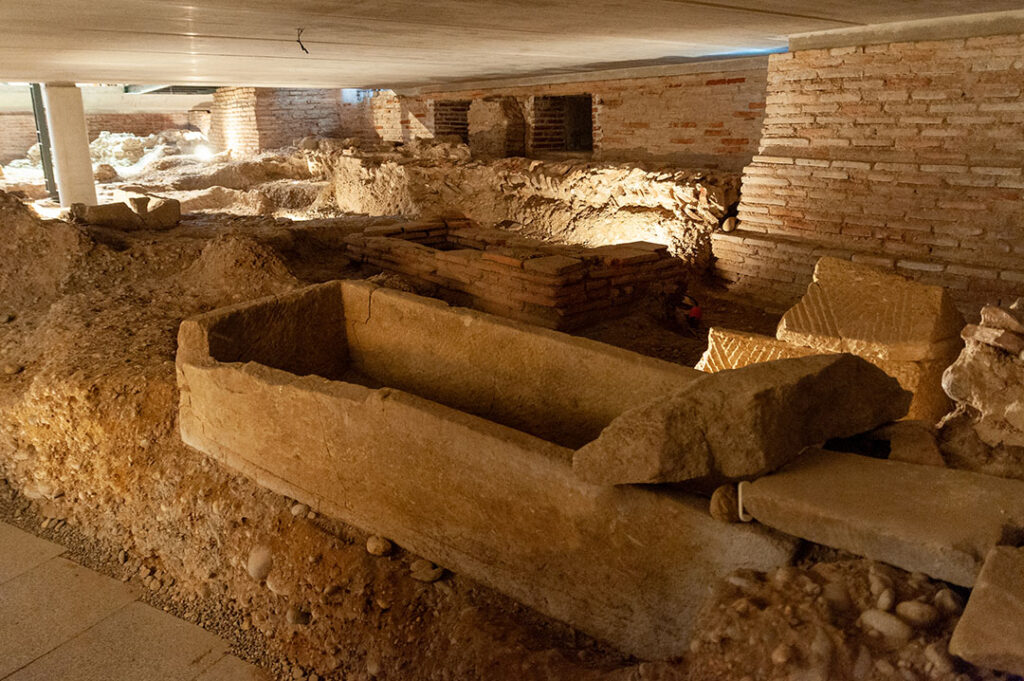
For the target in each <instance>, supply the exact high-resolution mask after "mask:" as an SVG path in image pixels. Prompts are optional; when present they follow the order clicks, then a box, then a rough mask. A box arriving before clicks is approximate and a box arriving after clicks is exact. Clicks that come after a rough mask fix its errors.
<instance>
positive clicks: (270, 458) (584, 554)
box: [177, 282, 795, 659]
mask: <svg viewBox="0 0 1024 681" xmlns="http://www.w3.org/2000/svg"><path fill="white" fill-rule="evenodd" d="M332 300H333V301H334V302H333V303H332ZM341 323H344V324H345V327H346V328H345V330H344V332H343V333H338V332H337V327H338V326H339V324H341ZM268 325H269V326H270V327H271V332H268V331H267V328H268ZM321 325H322V326H323V327H324V330H323V332H322V333H320V332H319V331H320V329H319V328H318V327H320V326H321ZM287 327H293V328H292V329H291V331H289V330H288V328H287ZM289 333H291V334H292V339H291V340H290V339H289V335H288V334H289ZM268 336H269V337H268ZM307 343H308V344H310V347H315V348H322V350H321V351H322V352H324V353H325V354H326V353H327V351H328V350H329V349H330V348H331V347H334V348H335V350H336V352H335V353H334V354H335V355H336V356H337V357H338V358H342V361H345V362H350V363H351V369H352V371H353V372H354V373H361V374H363V375H364V376H367V377H369V378H370V379H371V380H372V381H374V382H376V384H378V385H379V384H384V385H385V386H388V387H383V388H379V389H377V388H371V387H365V386H364V385H358V384H355V383H349V382H345V381H342V380H329V379H328V378H325V377H323V375H322V374H321V375H297V374H298V373H300V372H298V371H297V370H296V372H295V373H292V372H291V371H284V370H281V369H280V368H274V366H286V365H282V364H280V362H279V361H278V360H276V359H275V358H274V356H273V353H275V352H277V353H283V355H284V356H285V357H289V356H290V357H292V359H291V360H289V363H291V362H294V361H296V358H299V357H300V353H299V351H300V350H301V349H302V347H303V346H305V345H306V344H307ZM346 343H347V344H348V347H347V348H346V347H345V345H346ZM560 345H561V347H559V346H560ZM178 347H179V349H178V357H177V370H178V384H179V387H180V394H181V403H180V417H179V421H180V428H181V435H182V439H183V440H184V441H185V442H186V443H187V444H189V445H190V446H192V447H195V448H197V449H199V450H201V451H203V452H206V453H208V454H209V455H210V456H212V457H213V458H214V459H216V460H218V461H220V462H222V463H223V464H224V465H225V466H227V467H229V468H231V469H233V470H236V471H239V472H241V473H242V474H244V475H247V476H249V477H250V478H252V479H253V480H255V481H256V482H257V483H258V484H261V485H263V486H265V487H268V488H270V489H272V490H274V491H275V492H277V493H280V494H284V495H287V496H290V497H292V498H294V499H296V500H298V501H299V502H301V503H305V504H307V505H309V506H310V507H311V508H312V509H313V510H315V511H316V512H318V513H322V514H324V515H327V516H330V517H334V518H338V519H340V520H343V521H345V522H348V523H351V524H352V525H355V526H357V527H359V528H361V529H363V530H364V531H366V532H368V533H370V534H374V535H379V536H384V537H388V538H389V539H391V540H393V541H394V542H396V543H397V544H399V545H401V546H403V547H405V548H407V549H409V550H410V551H412V552H413V553H416V554H418V555H420V556H423V557H424V558H425V559H427V560H429V561H431V562H433V563H435V564H437V565H439V566H442V567H444V568H447V569H450V570H452V571H453V572H456V573H459V574H462V575H465V576H467V577H469V578H471V579H474V580H477V581H479V582H480V583H482V584H485V585H488V586H490V587H492V588H494V589H496V590H498V591H501V592H503V593H505V594H506V595H508V596H510V597H512V598H515V599H517V600H519V601H520V602H522V603H524V604H526V605H528V606H530V607H534V608H536V609H537V610H539V611H540V612H542V613H544V614H546V615H548V616H550V617H553V618H556V619H559V620H561V621H564V622H567V623H569V624H571V625H573V626H575V627H577V628H579V629H580V630H582V631H585V632H587V633H589V634H591V635H593V636H595V637H598V638H600V639H603V640H606V641H608V642H610V643H611V644H612V645H614V646H616V647H618V648H619V649H621V650H623V651H625V652H627V653H630V654H633V655H637V656H640V657H643V658H650V659H661V658H670V657H678V656H680V655H682V654H683V653H684V652H686V650H687V649H688V643H689V637H690V634H691V630H692V627H693V623H694V620H695V617H696V613H697V611H698V609H699V608H700V605H701V603H702V601H703V599H704V598H705V596H706V595H707V593H708V592H709V591H710V588H711V585H712V584H713V583H714V582H715V581H716V580H718V579H720V578H722V577H724V576H725V575H727V574H729V573H730V572H731V571H733V570H735V569H738V568H750V569H755V570H769V569H772V568H774V567H776V566H778V565H780V564H784V563H786V562H788V561H789V560H790V559H791V558H792V556H793V551H794V548H795V543H794V541H793V540H792V539H791V538H788V537H784V536H781V535H778V534H777V533H775V532H772V531H769V530H767V529H766V528H763V527H754V526H739V525H724V524H722V523H719V522H717V521H715V520H714V519H713V518H711V517H710V516H709V515H708V513H707V505H706V502H702V501H701V500H699V499H697V498H694V497H689V496H687V495H681V494H678V493H670V492H664V491H658V490H652V489H642V488H635V487H616V488H605V487H597V486H594V485H588V484H586V483H583V482H581V481H580V480H578V479H577V478H576V477H575V476H574V475H573V472H572V468H571V465H570V459H571V455H572V450H570V449H568V448H565V447H562V446H559V445H557V444H554V443H552V442H550V441H546V440H544V439H541V438H540V437H537V436H535V435H532V434H528V433H526V432H522V431H521V430H516V429H514V428H511V427H508V426H507V425H502V424H501V423H500V421H501V420H503V419H508V418H511V416H510V414H512V411H511V410H512V409H513V408H514V407H515V406H516V405H519V406H523V405H525V404H528V403H529V402H528V401H529V399H530V396H531V395H532V396H536V395H537V394H539V391H538V390H537V387H536V386H538V385H540V384H541V382H543V381H544V380H545V377H547V380H557V381H558V382H557V383H550V384H549V385H550V386H551V391H552V392H559V393H561V394H560V395H559V396H558V398H557V399H556V400H554V401H551V402H548V403H547V404H546V408H547V410H548V413H547V414H546V415H545V416H546V418H548V419H549V420H550V421H551V422H552V423H555V422H559V421H560V422H562V423H565V424H569V427H570V428H577V427H578V426H573V425H572V421H573V420H575V419H581V420H584V421H587V420H589V419H593V418H595V417H597V418H603V417H601V416H600V414H601V413H602V412H603V411H604V410H609V409H614V408H624V407H622V406H621V405H624V404H625V403H626V402H627V400H628V399H629V392H630V391H629V390H621V389H620V390H619V393H620V394H619V395H614V396H610V397H608V398H606V399H605V401H604V402H603V403H602V404H601V405H599V406H598V407H597V408H596V410H594V411H591V410H592V409H593V407H592V406H591V405H590V404H589V403H588V401H587V399H586V398H587V397H588V396H590V395H591V394H592V393H593V394H598V395H599V394H600V393H601V392H602V391H605V392H607V391H608V388H607V387H608V386H612V387H614V386H621V385H622V382H623V380H625V379H623V377H626V379H628V380H630V381H631V382H632V383H631V384H632V385H633V386H635V387H636V388H637V389H638V390H643V389H650V390H657V389H659V388H658V386H659V385H662V384H663V382H665V381H670V382H671V381H674V380H678V379H679V378H682V379H683V380H685V379H686V378H688V376H689V375H690V374H695V373H696V372H693V371H692V370H689V369H687V368H685V367H674V368H673V367H672V366H671V365H669V364H668V363H656V362H654V361H653V360H650V358H645V357H640V356H638V355H633V354H632V353H627V352H625V351H622V350H619V349H618V348H607V346H601V344H599V343H594V342H593V341H586V340H585V339H578V338H573V337H570V336H566V335H564V334H557V333H555V332H550V331H546V330H544V329H538V328H536V327H531V326H529V325H526V324H517V323H514V322H509V321H507V320H502V319H498V318H495V317H491V316H490V315H486V314H482V313H477V312H474V311H470V310H459V309H451V308H448V307H446V306H445V305H443V304H441V303H439V302H438V301H431V300H426V299H421V298H418V297H417V296H412V295H410V294H406V293H401V292H398V291H390V290H385V289H380V288H377V287H374V286H372V285H368V284H366V283H364V282H333V283H330V284H324V285H321V286H317V287H310V288H308V289H304V290H301V291H298V292H296V293H291V294H286V295H284V296H278V297H275V298H272V299H265V300H262V301H254V302H252V303H246V304H243V305H239V306H234V307H232V308H227V309H224V310H215V311H213V312H211V313H208V314H206V315H202V316H200V317H197V318H194V319H191V320H188V321H186V322H184V323H183V324H182V327H181V329H180V332H179V346H178ZM403 348H408V349H409V350H410V352H409V356H408V357H404V356H403V355H402V350H403ZM520 348H521V349H522V353H523V354H521V355H515V358H516V359H517V360H518V361H519V362H520V363H519V364H518V365H515V366H516V368H517V369H518V372H519V374H518V375H513V374H511V373H507V372H508V371H509V370H508V369H507V368H505V367H506V365H507V364H508V362H509V360H510V359H512V356H509V355H505V354H503V352H504V350H503V349H509V351H510V352H519V350H518V349H520ZM442 350H443V352H441V351H442ZM396 359H400V360H402V361H395V360H396ZM378 362H379V364H378ZM287 368H292V367H291V366H290V364H289V365H287ZM378 368H379V369H381V371H380V372H379V371H377V369H378ZM296 369H297V368H296ZM384 369H386V370H387V372H388V373H387V374H384V373H383V370H384ZM679 370H683V371H679ZM318 373H320V371H319V370H318ZM556 377H557V378H556ZM570 377H575V381H572V380H570ZM506 381H508V382H509V383H510V384H513V383H514V382H515V381H518V382H521V383H525V384H526V385H525V388H524V389H523V390H521V391H520V392H518V393H514V394H513V393H510V392H509V393H508V394H506V393H507V391H505V389H504V388H505V382H506ZM394 382H400V383H402V384H403V385H404V386H406V390H402V389H398V388H396V387H394V385H393V383H394ZM644 386H646V388H644ZM420 388H422V389H423V391H424V392H429V393H430V395H429V398H428V397H425V396H422V395H416V394H412V393H411V392H408V390H417V391H418V390H419V389H420ZM612 392H614V391H612ZM473 395H477V396H480V397H482V398H483V400H480V401H477V402H475V403H474V404H475V408H476V409H478V410H480V409H483V408H485V407H487V403H486V401H485V400H486V398H487V397H488V396H493V397H495V399H496V400H497V399H500V400H505V402H504V403H498V404H497V406H496V407H495V408H494V410H493V412H491V414H490V418H488V417H486V416H484V417H482V416H477V415H473V414H470V413H467V412H466V411H461V410H460V409H458V408H453V406H451V405H452V404H454V403H455V402H456V401H458V400H460V399H466V400H468V399H470V398H471V397H472V396H473ZM616 401H618V404H619V405H620V406H619V407H615V402H616ZM520 418H522V417H521V416H520ZM591 427H592V425H591V424H589V423H588V424H585V425H584V427H583V428H582V430H583V431H587V430H589V429H590V428H591Z"/></svg>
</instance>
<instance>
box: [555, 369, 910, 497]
mask: <svg viewBox="0 0 1024 681" xmlns="http://www.w3.org/2000/svg"><path fill="white" fill-rule="evenodd" d="M909 404H910V393H907V392H906V391H904V390H902V389H901V388H900V387H899V384H898V383H897V382H896V380H895V379H893V378H891V377H890V376H887V375H886V374H885V373H884V372H883V371H881V370H880V369H878V368H877V367H874V366H872V365H871V364H869V363H868V362H866V361H864V360H863V359H860V358H859V357H855V356H853V355H847V354H843V355H815V356H812V357H802V358H797V359H782V360H776V361H774V362H766V363H762V364H752V365H750V366H748V367H745V368H743V369H735V370H732V371H723V372H719V373H716V374H709V375H706V376H704V377H703V378H700V379H698V380H696V381H694V382H693V383H691V384H689V385H688V386H686V388H684V389H683V390H681V391H679V392H677V393H675V394H673V395H671V396H660V397H658V398H657V399H655V400H652V401H650V402H648V403H647V404H644V405H642V406H639V407H637V408H635V409H631V410H630V411H627V412H625V413H624V414H622V415H621V416H619V417H618V418H616V419H615V420H614V421H612V422H611V424H609V425H608V427H607V428H605V429H604V431H602V433H601V436H600V437H599V438H597V439H596V440H595V441H593V442H591V443H590V444H587V445H586V446H584V447H582V448H580V449H579V450H577V451H576V454H575V455H574V456H573V470H574V471H575V472H576V475H578V476H579V477H580V479H581V480H585V481H587V482H592V483H595V484H602V485H621V484H627V483H655V482H683V481H686V480H695V479H711V480H715V481H718V480H722V479H741V478H752V477H757V476H760V475H764V474H765V473H769V472H771V471H773V470H775V469H776V468H778V467H780V466H782V465H784V464H785V463H787V462H788V461H790V460H792V459H793V458H794V457H796V456H797V455H798V454H799V453H800V451H801V450H802V449H804V447H807V446H808V445H813V444H820V443H823V442H825V441H826V440H828V439H830V438H834V437H849V436H851V435H856V434H857V433H862V432H864V431H867V430H871V429H873V428H875V427H877V426H879V425H881V424H883V423H888V422H889V421H894V420H896V419H898V418H900V417H902V416H903V415H905V414H906V413H907V407H908V406H909Z"/></svg>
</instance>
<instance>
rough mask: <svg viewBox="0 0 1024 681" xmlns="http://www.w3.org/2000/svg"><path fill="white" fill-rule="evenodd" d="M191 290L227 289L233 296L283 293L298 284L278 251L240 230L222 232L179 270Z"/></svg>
mask: <svg viewBox="0 0 1024 681" xmlns="http://www.w3.org/2000/svg"><path fill="white" fill-rule="evenodd" d="M181 283H182V285H183V286H187V287H188V288H191V289H193V290H199V291H211V292H218V293H220V292H229V293H230V297H231V298H233V299H236V300H244V299H249V298H258V297H261V296H269V295H274V294H277V293H284V292H285V291H288V290H290V289H292V288H295V287H296V286H298V285H299V282H298V281H297V280H296V279H295V277H293V276H292V275H291V273H290V272H289V271H288V268H287V266H285V264H284V262H283V261H282V260H281V258H280V257H279V256H278V254H277V252H276V251H275V250H273V249H272V248H270V247H269V246H266V245H265V244H262V243H260V242H259V241H257V240H255V239H253V238H252V237H248V236H245V235H242V234H225V235H223V236H219V237H217V238H216V239H214V240H213V241H211V242H209V243H208V244H206V246H205V247H204V248H203V250H202V252H201V253H200V254H199V257H198V258H197V259H196V261H195V262H194V263H192V265H190V266H189V267H188V268H187V269H186V270H185V271H184V272H182V274H181Z"/></svg>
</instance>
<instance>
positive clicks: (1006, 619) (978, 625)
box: [949, 546, 1024, 675]
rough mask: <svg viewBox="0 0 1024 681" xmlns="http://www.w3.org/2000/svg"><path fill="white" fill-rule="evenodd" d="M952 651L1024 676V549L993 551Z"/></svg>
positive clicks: (976, 583)
mask: <svg viewBox="0 0 1024 681" xmlns="http://www.w3.org/2000/svg"><path fill="white" fill-rule="evenodd" d="M949 650H950V652H952V653H953V654H954V655H958V656H960V657H962V658H964V659H965V660H967V661H968V662H971V663H973V664H976V665H978V666H981V667H989V668H991V669H999V670H1001V671H1005V672H1010V673H1012V674H1018V675H1024V548H1014V547H1011V546H997V547H995V548H993V549H992V551H990V552H989V554H988V557H987V558H986V559H985V565H984V567H983V568H982V570H981V574H979V575H978V580H977V582H975V584H974V591H972V592H971V597H970V599H969V600H968V601H967V607H966V608H965V609H964V614H963V617H961V618H960V622H959V623H958V624H957V627H956V629H955V630H954V631H953V638H952V639H950V642H949Z"/></svg>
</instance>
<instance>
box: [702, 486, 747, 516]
mask: <svg viewBox="0 0 1024 681" xmlns="http://www.w3.org/2000/svg"><path fill="white" fill-rule="evenodd" d="M709 511H710V513H711V517H712V518H714V519H715V520H721V521H722V522H724V523H738V522H739V521H740V512H739V495H738V494H737V492H736V485H722V486H720V487H719V488H718V489H716V490H715V491H714V493H713V494H712V495H711V506H710V508H709Z"/></svg>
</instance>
